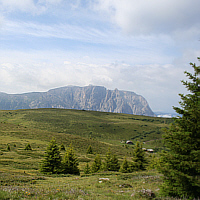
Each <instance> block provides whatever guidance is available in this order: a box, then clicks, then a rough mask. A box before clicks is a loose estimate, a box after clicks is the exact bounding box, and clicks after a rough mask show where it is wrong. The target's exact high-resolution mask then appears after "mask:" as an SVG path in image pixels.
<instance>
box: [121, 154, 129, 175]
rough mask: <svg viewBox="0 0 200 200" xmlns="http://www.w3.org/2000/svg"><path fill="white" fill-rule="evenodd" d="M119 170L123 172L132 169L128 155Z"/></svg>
mask: <svg viewBox="0 0 200 200" xmlns="http://www.w3.org/2000/svg"><path fill="white" fill-rule="evenodd" d="M119 171H120V172H122V173H128V172H131V169H130V166H129V163H128V161H127V159H126V157H125V158H124V160H123V162H122V165H121V167H120V169H119Z"/></svg>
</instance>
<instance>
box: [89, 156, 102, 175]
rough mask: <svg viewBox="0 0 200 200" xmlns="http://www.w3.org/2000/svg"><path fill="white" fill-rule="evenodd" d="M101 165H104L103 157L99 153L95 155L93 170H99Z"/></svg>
mask: <svg viewBox="0 0 200 200" xmlns="http://www.w3.org/2000/svg"><path fill="white" fill-rule="evenodd" d="M101 167H102V162H101V157H100V155H99V154H98V155H97V156H96V157H95V159H94V162H93V163H92V166H91V172H93V173H95V172H98V171H100V169H101Z"/></svg>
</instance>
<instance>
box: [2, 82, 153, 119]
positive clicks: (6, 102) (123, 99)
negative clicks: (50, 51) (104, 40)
mask: <svg viewBox="0 0 200 200" xmlns="http://www.w3.org/2000/svg"><path fill="white" fill-rule="evenodd" d="M34 108H64V109H78V110H94V111H102V112H114V113H125V114H134V115H146V116H155V114H154V113H153V111H152V110H151V108H150V107H149V104H148V102H147V101H146V99H145V98H144V97H143V96H141V95H138V94H136V93H134V92H130V91H124V90H118V89H117V88H116V89H114V90H109V89H107V88H105V87H104V86H93V85H89V86H85V87H79V86H65V87H59V88H54V89H50V90H48V91H47V92H30V93H23V94H7V93H1V92H0V109H1V110H17V109H34Z"/></svg>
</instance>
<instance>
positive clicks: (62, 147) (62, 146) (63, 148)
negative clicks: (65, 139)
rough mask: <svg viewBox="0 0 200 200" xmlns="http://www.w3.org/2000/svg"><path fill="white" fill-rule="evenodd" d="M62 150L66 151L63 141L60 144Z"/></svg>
mask: <svg viewBox="0 0 200 200" xmlns="http://www.w3.org/2000/svg"><path fill="white" fill-rule="evenodd" d="M60 151H65V146H64V144H63V143H62V144H61V145H60Z"/></svg>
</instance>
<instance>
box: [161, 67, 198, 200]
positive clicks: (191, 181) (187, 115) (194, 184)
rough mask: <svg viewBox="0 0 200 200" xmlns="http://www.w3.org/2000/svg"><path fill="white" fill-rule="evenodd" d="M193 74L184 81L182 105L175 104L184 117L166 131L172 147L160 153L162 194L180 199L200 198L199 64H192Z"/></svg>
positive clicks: (166, 137)
mask: <svg viewBox="0 0 200 200" xmlns="http://www.w3.org/2000/svg"><path fill="white" fill-rule="evenodd" d="M191 65H192V67H193V69H194V75H192V74H190V73H188V72H185V73H186V76H187V77H188V78H189V79H190V80H191V82H188V81H182V83H183V85H185V86H186V88H187V89H188V91H189V94H187V95H183V94H180V97H181V100H182V101H181V102H180V105H181V108H177V107H174V109H175V111H176V112H177V113H179V114H180V115H181V117H179V118H177V119H175V122H174V124H172V125H171V126H170V128H169V129H168V130H166V132H165V135H164V141H165V144H166V146H167V147H168V148H169V151H168V152H163V153H162V154H161V159H160V163H159V166H158V169H159V171H160V172H161V173H162V174H163V175H164V184H163V186H162V190H161V192H162V194H164V195H166V196H173V197H179V198H183V197H185V198H187V199H194V198H198V197H200V179H199V177H200V99H199V98H200V78H199V75H200V66H198V67H197V66H196V65H195V64H191Z"/></svg>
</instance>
